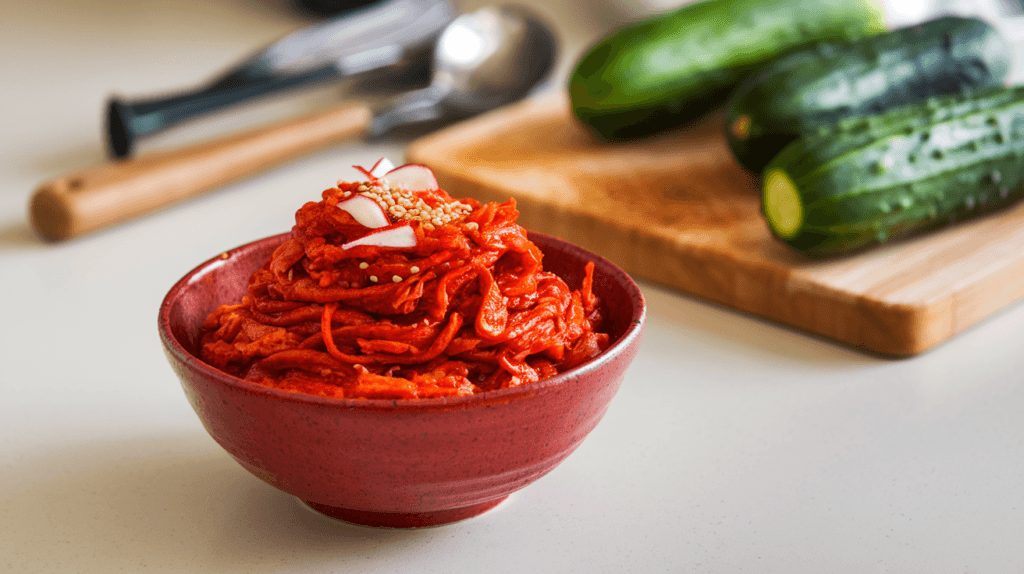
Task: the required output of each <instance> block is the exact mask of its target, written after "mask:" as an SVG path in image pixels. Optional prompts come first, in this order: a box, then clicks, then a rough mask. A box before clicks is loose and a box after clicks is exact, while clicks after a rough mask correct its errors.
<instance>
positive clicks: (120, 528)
mask: <svg viewBox="0 0 1024 574" xmlns="http://www.w3.org/2000/svg"><path fill="white" fill-rule="evenodd" d="M531 3H532V4H535V5H538V6H540V7H541V9H542V10H544V11H545V12H546V13H547V14H548V15H550V16H552V17H554V18H556V19H557V21H558V23H559V24H558V25H559V26H560V28H561V29H562V32H563V34H564V35H565V37H566V38H567V40H568V41H569V44H570V48H569V50H567V54H566V56H567V57H569V56H572V55H573V54H574V50H578V48H579V46H581V45H582V44H581V42H583V41H585V39H586V38H588V37H589V36H588V34H593V31H594V30H596V29H599V28H600V27H601V26H604V25H606V23H607V20H603V18H604V16H601V15H599V14H596V13H594V12H592V11H591V10H578V9H574V8H572V6H571V3H569V2H565V3H556V2H540V1H538V2H531ZM10 4H14V6H9V5H8V6H5V8H4V11H3V12H4V14H3V16H2V17H0V54H2V57H0V77H2V78H3V84H4V89H3V90H2V91H0V278H2V282H0V285H2V287H0V294H2V295H3V301H4V303H3V306H2V311H0V391H2V393H3V399H2V400H0V571H3V572H97V573H100V572H102V573H110V572H151V571H152V572H387V573H389V574H394V573H397V572H445V573H450V572H451V573H458V572H465V573H469V572H473V573H476V572H587V573H596V572H645V573H646V572H684V571H685V572H729V573H732V572H780V573H787V574H791V573H804V572H807V573H816V572H901V573H905V572H928V573H936V572H956V573H961V572H972V573H973V572H984V573H987V574H992V573H1000V572H1007V573H1009V572H1017V573H1019V572H1021V571H1022V570H1024V544H1021V541H1022V540H1024V487H1022V484H1024V336H1022V334H1024V305H1020V304H1018V305H1015V306H1013V307H1011V308H1009V309H1006V310H1004V311H1003V312H1000V313H999V314H998V315H996V316H994V317H992V318H991V319H989V320H987V321H985V322H983V323H982V324H980V325H978V326H976V327H974V328H972V329H970V330H969V331H967V332H965V333H963V334H961V335H959V336H957V337H956V338H954V339H953V340H950V341H948V342H947V343H945V344H943V345H941V346H939V347H938V348H936V349H934V350H932V351H930V352H928V353H925V354H923V355H921V356H918V357H915V358H910V359H904V360H892V359H884V358H879V357H876V356H870V355H865V354H862V353H860V352H857V351H855V350H852V349H849V348H845V347H841V346H836V345H834V344H832V343H830V342H827V341H823V340H821V339H818V338H815V337H812V336H808V335H805V334H802V333H798V332H794V331H792V330H789V329H787V328H784V327H780V326H777V325H773V324H769V323H766V322H763V321H761V320H758V319H756V318H751V317H747V316H744V315H740V314H737V313H733V312H731V311H728V310H725V309H722V308H720V307H716V306H713V305H708V304H706V303H703V302H701V301H697V300H694V299H692V298H689V297H686V296H683V295H680V294H677V293H674V292H671V291H668V290H665V289H662V288H660V287H657V286H654V285H651V284H643V285H642V286H643V289H644V293H645V295H646V297H647V301H648V304H649V308H650V310H649V323H648V326H647V331H646V335H645V338H644V342H643V344H642V347H641V349H640V352H639V355H638V357H637V359H636V361H635V363H634V364H633V366H632V368H631V370H630V371H629V373H628V374H627V376H626V379H625V381H624V382H623V385H622V389H621V391H620V392H619V394H618V396H617V397H616V399H615V400H614V402H613V403H612V406H611V408H610V410H609V412H608V414H607V416H606V417H605V419H604V420H603V421H602V422H601V424H600V425H599V426H598V428H597V429H596V430H595V431H594V432H593V433H592V434H591V436H590V437H589V438H588V439H587V440H586V441H585V442H584V444H583V446H582V447H580V449H579V450H577V451H576V452H575V453H574V454H573V455H572V456H570V457H569V458H568V459H567V460H566V461H565V462H564V463H563V464H562V465H561V466H559V467H558V468H557V469H555V470H554V471H553V472H552V473H550V474H549V475H547V476H545V477H543V478H542V479H540V480H539V481H538V482H536V483H535V484H533V485H531V486H529V487H527V488H526V489H524V490H522V491H520V492H518V493H516V494H514V495H513V496H512V497H511V498H510V499H509V501H507V502H506V503H504V504H503V505H501V506H500V507H498V508H497V509H496V510H494V511H491V512H489V513H487V514H485V515H482V516H480V517H477V518H474V519H471V520H468V521H464V522H461V523H457V524H454V525H450V526H445V527H439V528H432V529H425V530H410V531H403V530H381V529H369V528H363V527H357V526H352V525H347V524H344V523H340V522H336V521H332V520H329V519H325V518H321V517H319V516H318V515H314V514H313V513H312V512H311V511H308V510H306V509H305V508H303V507H300V506H299V504H298V503H297V502H296V501H295V500H294V499H292V498H291V497H289V496H287V495H284V494H282V493H280V492H278V491H276V490H274V489H273V488H271V487H270V486H268V485H267V484H265V483H263V482H261V481H260V480H258V479H257V478H255V477H253V476H252V475H250V474H249V473H248V472H246V471H245V470H243V469H242V468H241V467H240V466H239V465H238V464H236V463H235V462H234V461H233V460H232V459H230V458H229V456H228V455H227V454H226V453H225V452H224V451H223V450H222V449H221V448H220V447H219V446H217V444H216V443H214V441H213V440H212V439H211V438H210V437H209V436H208V435H207V434H206V432H205V431H204V430H203V428H202V426H201V425H200V423H199V420H198V419H197V417H196V416H195V414H194V413H193V412H192V410H191V408H190V407H189V405H188V403H187V401H186V400H185V397H184V394H183V393H182V391H181V388H180V386H179V384H178V381H177V379H176V378H175V376H174V373H173V372H172V371H171V369H170V367H169V366H168V364H167V362H166V360H165V358H164V356H163V352H162V351H161V347H160V343H159V340H158V338H157V333H156V313H157V308H158V306H159V303H160V301H161V299H162V298H163V296H164V294H165V293H166V291H167V289H168V288H169V287H170V286H171V285H172V284H173V283H174V282H175V281H176V280H177V279H178V278H179V277H181V276H182V275H184V274H185V273H186V272H187V271H188V270H190V269H191V268H192V267H193V266H195V265H196V264H198V263H199V262H201V261H203V260H205V259H207V258H208V257H210V256H212V255H215V254H217V253H220V252H222V251H223V250H225V249H226V248H230V247H233V246H236V245H239V244H242V243H245V242H248V241H250V240H252V239H255V238H259V237H264V236H267V235H271V234H275V233H279V232H281V231H284V230H287V229H288V228H289V227H290V226H291V224H292V217H293V214H294V211H295V209H296V208H297V206H298V205H300V204H301V203H302V202H304V201H307V200H309V199H315V198H317V197H318V195H319V192H320V190H322V189H324V188H325V187H328V186H330V185H333V183H334V181H335V180H336V179H337V175H336V174H337V172H338V170H339V168H340V167H345V166H349V165H352V164H354V163H360V164H370V163H372V162H373V161H374V160H376V159H377V158H378V157H380V156H382V155H386V156H389V157H391V158H392V159H396V160H400V159H401V156H402V153H403V145H404V143H405V142H404V141H402V140H391V141H388V142H384V143H374V144H364V143H352V144H348V145H343V146H338V147H335V148H332V149H329V150H326V151H324V152H322V153H318V154H315V155H311V156H308V157H306V158H304V159H302V160H299V161H296V162H293V163H290V164H288V165H286V166H283V167H281V168H279V169H275V170H272V171H269V172H267V173H265V174H263V175H260V176H257V177H254V178H251V179H248V180H246V181H243V182H240V183H237V184H234V185H231V186H228V187H226V188H224V189H222V190H220V191H218V192H216V193H213V194H210V195H208V196H205V197H203V198H201V199H198V200H195V201H191V202H188V203H184V204H181V205H178V206H176V207H173V208H170V209H167V210H165V211H162V212H160V213H157V214H155V215H152V216H149V217H145V218H143V219H139V220H136V221H134V222H131V223H128V224H125V225H121V226H119V227H116V228H113V229H110V230H107V231H104V232H100V233H96V234H94V235H91V236H88V237H83V238H81V239H77V240H74V241H70V242H67V243H61V244H46V243H43V242H41V241H40V240H39V239H37V238H36V237H35V236H34V234H33V233H32V231H31V229H30V228H29V226H28V223H27V218H26V216H25V213H26V205H27V202H28V198H29V196H30V194H31V192H32V191H33V189H34V188H35V187H36V186H37V185H38V184H40V183H41V182H42V181H44V180H47V179H50V178H53V177H56V176H58V175H62V174H64V173H66V172H70V171H72V170H75V169H79V168H84V167H88V166H91V165H93V164H95V163H98V162H100V161H102V160H103V158H104V150H103V146H102V142H101V137H100V126H101V109H102V107H103V103H104V101H105V100H106V97H107V96H108V95H109V94H110V93H112V92H114V91H117V92H120V93H123V94H126V95H133V96H136V95H149V94H153V93H155V92H158V91H163V90H170V89H174V88H181V87H185V86H188V85H193V84H197V83H198V82H199V81H200V80H202V79H205V78H208V77H210V76H212V75H214V74H215V73H217V72H219V71H220V70H221V69H223V68H224V67H226V66H227V65H229V64H231V63H233V62H234V61H235V60H237V59H239V58H240V57H241V56H244V55H245V54H246V53H248V52H249V51H251V50H252V49H254V48H256V47H258V46H260V45H262V44H263V43H265V42H267V41H270V40H272V39H274V38H276V37H277V36H279V35H281V34H284V33H285V32H288V31H290V30H292V29H294V28H295V27H297V26H299V25H300V24H302V23H303V22H304V20H303V19H302V18H300V17H298V16H296V15H294V14H291V13H289V12H288V6H289V4H288V3H287V2H285V1H284V0H276V1H274V0H264V1H253V2H243V1H242V0H207V1H198V0H196V1H181V2H136V3H128V2H120V1H119V0H102V1H95V2H86V1H81V2H74V1H70V0H66V1H63V2H61V1H57V0H36V1H34V2H16V3H10ZM465 4H467V5H469V6H477V5H481V4H483V2H473V3H469V2H467V3H465ZM333 95H334V94H332V93H321V94H319V95H317V94H311V95H310V96H308V97H304V98H297V99H296V101H292V100H288V101H284V102H281V101H279V102H277V103H275V104H273V105H269V104H268V105H265V106H263V107H261V108H259V109H258V110H256V111H250V112H243V113H237V114H234V115H231V116H230V117H224V118H219V119H215V120H211V121H209V122H204V123H203V124H202V126H193V127H188V128H184V129H182V130H179V131H177V132H175V133H174V134H169V135H168V136H166V137H163V138H161V139H160V140H158V141H155V142H153V143H152V144H147V146H144V148H143V151H144V152H145V151H147V150H152V149H156V148H158V147H160V146H169V145H173V144H175V143H180V142H181V141H186V140H189V139H190V138H192V139H197V138H199V137H201V136H203V135H205V134H206V133H207V132H206V131H203V130H208V131H209V130H214V129H217V128H220V127H224V126H225V125H231V126H234V125H238V124H240V123H242V122H245V121H248V120H253V119H254V118H259V119H266V118H271V117H274V116H275V114H276V115H282V116H283V115H287V114H288V113H292V112H293V111H294V110H295V109H297V108H298V107H300V106H306V107H312V106H316V105H322V104H323V103H324V102H326V101H328V100H329V99H330V97H333ZM298 100H301V102H300V101H298ZM246 114H248V115H246ZM218 122H219V123H218Z"/></svg>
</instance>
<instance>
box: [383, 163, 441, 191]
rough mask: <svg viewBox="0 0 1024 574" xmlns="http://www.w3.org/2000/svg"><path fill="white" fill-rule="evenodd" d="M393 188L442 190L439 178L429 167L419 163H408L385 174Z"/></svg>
mask: <svg viewBox="0 0 1024 574" xmlns="http://www.w3.org/2000/svg"><path fill="white" fill-rule="evenodd" d="M384 179H386V180H388V184H389V185H391V186H392V187H398V188H402V189H405V190H408V191H436V190H437V189H439V188H440V186H438V184H437V178H436V177H434V172H433V171H431V170H430V168H429V167H427V166H425V165H422V164H418V163H407V164H405V165H403V166H400V167H396V168H395V169H393V170H391V171H389V172H387V173H386V174H384Z"/></svg>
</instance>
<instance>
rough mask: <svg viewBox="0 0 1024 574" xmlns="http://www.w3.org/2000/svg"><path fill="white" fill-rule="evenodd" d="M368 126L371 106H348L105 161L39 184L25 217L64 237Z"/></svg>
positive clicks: (51, 235)
mask: <svg viewBox="0 0 1024 574" xmlns="http://www.w3.org/2000/svg"><path fill="white" fill-rule="evenodd" d="M369 122H370V109H369V107H367V106H366V105H364V104H361V103H346V104H342V105H339V106H337V107H334V108H330V109H327V110H321V111H318V112H315V113H312V114H309V115H306V116H302V117H299V118H294V119H290V120H287V121H284V122H280V123H277V124H272V125H268V126H262V127H259V128H255V129H252V130H249V131H245V132H242V133H238V134H232V135H228V136H225V137H223V138H220V139H217V140H213V141H208V142H203V143H199V144H195V145H192V146H188V147H183V148H180V149H175V150H170V151H165V152H160V153H155V154H152V155H148V156H142V157H136V158H131V159H125V160H119V161H108V162H106V163H103V164H100V165H97V166H93V167H91V168H88V169H84V170H81V171H78V172H75V173H71V174H67V175H64V176H62V177H59V178H57V179H55V180H52V181H48V182H45V183H43V184H42V185H40V186H39V188H38V189H37V190H36V192H35V194H33V197H32V200H31V202H30V204H29V216H30V219H31V221H32V226H33V227H34V228H35V230H36V232H38V233H39V235H40V236H42V237H43V238H44V239H47V240H51V241H59V240H64V239H69V238H72V237H75V236H77V235H81V234H84V233H89V232H91V231H95V230H97V229H101V228H103V227H107V226H109V225H113V224H115V223H120V222H122V221H125V220H128V219H131V218H133V217H137V216H139V215H143V214H145V213H149V212H151V211H154V210H156V209H158V208H160V207H163V206H165V205H168V204H171V203H174V202H176V201H181V200H184V199H187V198H190V197H193V196H196V195H198V194H201V193H204V192H206V191H209V190H211V189H214V188H216V187H219V186H222V185H225V184H228V183H231V182H233V181H236V180H238V179H241V178H243V177H247V176H250V175H253V174H254V173H257V172H259V171H262V170H265V169H268V168H270V167H273V166H276V165H279V164H281V163H284V162H285V161H288V160H291V159H294V158H296V157H299V156H301V155H304V154H307V153H310V152H313V151H317V150H319V149H322V148H324V147H327V146H329V145H333V144H336V143H338V142H341V141H345V140H347V139H350V138H355V137H359V136H362V135H363V133H365V131H366V128H367V126H368V125H369Z"/></svg>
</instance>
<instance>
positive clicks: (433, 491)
mask: <svg viewBox="0 0 1024 574" xmlns="http://www.w3.org/2000/svg"><path fill="white" fill-rule="evenodd" d="M286 237H287V234H285V235H278V236H276V237H269V238H266V239H262V240H260V241H256V242H254V243H250V244H248V245H243V246H242V247H239V248H237V249H233V250H231V251H228V252H227V253H224V254H222V255H220V256H219V257H215V258H213V259H211V260H210V261H207V262H206V263H203V264H202V265H200V266H199V267H197V268H196V269H194V270H193V271H192V272H191V273H189V274H188V275H186V276H185V277H184V278H182V279H181V280H180V281H178V283H177V284H176V285H174V287H173V288H171V290H170V292H169V293H168V294H167V296H166V298H164V301H163V304H162V305H161V307H160V315H159V330H160V338H161V341H162V342H163V345H164V349H165V351H166V354H167V358H168V360H169V361H170V363H171V366H172V367H173V368H174V371H175V373H177V375H178V378H179V379H180V380H181V385H182V387H183V388H184V390H185V395H186V396H187V397H188V400H189V402H190V403H191V404H192V408H194V409H195V411H196V413H197V414H198V415H199V418H200V420H201V421H202V423H203V426H205V427H206V430H207V431H209V433H210V435H211V436H212V437H213V438H214V440H216V441H217V442H218V443H219V444H220V445H221V446H222V447H224V449H225V450H227V451H228V453H230V454H231V456H232V457H234V458H235V460H237V461H238V462H239V463H240V464H241V465H242V466H243V467H245V468H246V469H247V470H249V472H251V473H253V474H254V475H256V476H257V477H259V478H261V479H263V480H264V481H266V482H268V483H269V484H271V485H272V486H275V487H277V488H279V489H281V490H283V491H284V492H287V493H289V494H292V495H294V496H296V497H298V498H299V499H301V500H303V501H305V502H306V503H307V504H308V505H309V506H311V507H312V508H314V509H315V510H318V511H320V512H322V513H324V514H327V515H329V516H333V517H336V518H341V519H343V520H346V521H349V522H355V523H359V524H366V525H373V526H393V527H414V526H431V525H437V524H445V523H448V522H453V521H456V520H460V519H463V518H468V517H470V516H474V515H477V514H480V513H482V512H484V511H486V510H488V509H490V508H492V507H493V506H495V505H497V504H498V503H499V502H501V501H502V500H503V499H505V498H506V497H507V496H508V495H509V494H510V493H512V492H514V491H516V490H519V489H520V488H523V487H524V486H526V485H528V484H530V483H531V482H533V481H534V480H537V479H538V478H540V477H541V476H543V475H544V474H546V473H547V472H549V471H551V470H552V469H553V468H554V467H555V466H556V465H558V463H560V462H561V461H563V460H564V459H565V458H566V457H567V456H569V454H570V453H572V451H573V450H575V449H576V447H578V446H579V445H580V443H581V442H582V441H583V439H584V438H585V437H586V436H587V434H588V433H590V431H591V430H593V429H594V427H595V426H596V425H597V423H598V421H599V420H600V419H601V417H602V416H603V415H604V413H605V411H606V410H607V409H608V404H609V402H610V401H611V400H612V397H613V396H614V395H615V392H616V391H617V390H618V388H619V384H620V383H621V381H622V377H623V374H624V373H625V372H626V368H627V367H628V366H629V363H630V362H631V361H632V360H633V357H634V356H635V355H636V352H637V347H638V346H639V344H640V336H641V333H642V332H643V326H644V320H645V316H646V313H645V306H644V300H643V296H642V295H641V293H640V290H639V289H638V288H637V286H636V284H635V283H634V282H633V281H632V280H631V279H630V278H629V275H627V274H626V273H625V272H623V271H622V270H621V269H619V268H617V267H616V266H614V265H613V264H611V263H609V262H608V261H607V260H605V259H603V258H601V257H599V256H597V255H594V254H593V253H590V252H588V251H585V250H583V249H581V248H579V247H576V246H573V245H571V244H568V243H565V242H563V241H560V240H558V239H554V238H551V237H547V236H544V235H539V234H530V239H531V240H533V241H534V242H535V243H536V244H537V245H538V246H539V247H540V248H541V250H542V251H543V252H544V267H545V269H547V270H550V271H554V272H555V273H557V274H558V275H559V276H560V277H562V278H563V279H564V280H565V281H566V282H567V283H568V284H569V286H570V287H573V288H578V287H579V284H580V281H581V279H582V276H583V267H584V264H585V263H586V262H587V261H593V262H594V264H595V270H594V292H595V293H596V294H597V295H598V296H599V297H600V298H601V300H602V302H603V306H604V311H605V316H606V328H607V329H609V333H610V335H611V337H612V345H611V346H610V347H609V349H608V350H607V351H605V352H604V353H603V354H602V355H600V356H598V357H596V358H594V359H593V360H591V361H590V362H588V363H586V364H583V365H581V366H579V367H577V368H575V369H572V370H570V371H567V372H565V373H562V374H560V375H558V376H556V377H553V378H551V379H547V380H545V381H541V382H539V383H535V384H532V385H524V386H521V387H517V388H513V389H505V390H499V391H491V392H486V393H482V394H479V395H473V396H468V397H457V398H439V399H415V400H406V401H392V400H366V399H330V398H323V397H316V396H310V395H303V394H298V393H289V392H285V391H279V390H274V389H269V388H266V387H262V386H260V385H256V384H253V383H250V382H247V381H243V380H241V379H239V378H237V377H234V376H232V375H228V374H226V373H223V372H221V371H219V370H217V369H215V368H213V367H211V366H209V365H207V364H205V363H203V362H202V361H201V360H199V359H198V358H197V357H196V350H197V340H198V333H199V329H200V326H201V325H202V323H203V320H204V319H205V318H206V316H207V315H208V314H209V313H210V312H211V311H213V310H214V309H215V308H216V307H218V306H219V305H221V304H224V303H229V302H237V301H238V300H239V299H241V297H242V295H243V294H244V293H245V290H246V286H247V284H248V279H249V276H250V274H252V272H253V271H254V270H255V269H256V268H257V267H259V266H260V265H261V264H262V263H263V262H264V261H266V260H267V259H268V258H269V257H270V254H271V252H273V250H274V248H275V247H277V246H278V245H279V244H280V243H281V242H282V241H284V240H285V238H286Z"/></svg>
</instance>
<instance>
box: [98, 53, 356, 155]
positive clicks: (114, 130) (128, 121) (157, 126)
mask: <svg viewBox="0 0 1024 574" xmlns="http://www.w3.org/2000/svg"><path fill="white" fill-rule="evenodd" d="M336 77H337V71H336V70H335V68H334V67H333V66H326V67H324V68H321V69H318V70H313V71H311V72H306V73H303V74H296V75H291V76H276V77H269V78H260V79H257V80H251V81H249V82H245V83H236V84H235V85H232V86H230V87H221V88H218V87H207V88H204V89H200V90H196V91H192V92H186V93H182V94H177V95H173V96H168V97H162V98H152V99H137V100H124V99H121V98H118V97H116V96H115V97H112V98H110V100H109V102H108V103H107V124H106V127H107V145H108V146H109V150H110V154H111V155H112V156H114V157H117V158H123V157H128V156H129V155H131V153H132V151H133V150H134V148H135V144H136V142H138V141H139V140H140V139H142V138H144V137H146V136H149V135H152V134H155V133H157V132H160V131H163V130H165V129H167V128H169V127H171V126H174V125H176V124H179V123H181V122H184V121H186V120H190V119H193V118H196V117H199V116H201V115H204V114H208V113H210V112H213V111H216V110H219V109H222V108H225V107H228V106H231V105H233V104H237V103H239V102H242V101H245V100H248V99H251V98H255V97H260V96H265V95H269V94H272V93H274V92H277V91H281V90H285V89H289V88H296V87H299V86H302V85H305V84H313V83H316V82H321V81H326V80H329V79H331V78H336Z"/></svg>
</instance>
